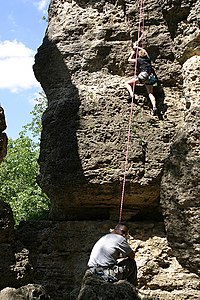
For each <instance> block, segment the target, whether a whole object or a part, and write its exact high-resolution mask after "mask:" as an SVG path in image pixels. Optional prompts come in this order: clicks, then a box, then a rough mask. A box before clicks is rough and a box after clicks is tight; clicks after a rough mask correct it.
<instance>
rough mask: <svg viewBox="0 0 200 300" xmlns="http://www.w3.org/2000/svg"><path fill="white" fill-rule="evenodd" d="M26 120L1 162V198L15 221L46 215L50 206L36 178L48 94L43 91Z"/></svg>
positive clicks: (10, 141) (9, 143)
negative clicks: (43, 114) (42, 117)
mask: <svg viewBox="0 0 200 300" xmlns="http://www.w3.org/2000/svg"><path fill="white" fill-rule="evenodd" d="M40 96H41V97H40V98H38V99H36V104H35V106H34V109H33V111H32V112H31V114H32V115H33V118H32V122H31V123H29V124H26V125H25V126H24V128H23V131H21V132H20V133H19V137H18V138H17V139H16V140H12V139H9V142H8V153H7V156H6V158H5V160H4V162H3V163H2V165H1V166H0V168H1V172H0V182H1V186H0V199H1V200H2V201H5V202H7V203H9V204H10V205H11V208H12V211H13V214H14V218H15V221H16V224H18V223H19V222H20V221H21V220H28V219H36V218H37V219H38V218H40V217H44V214H45V213H47V211H48V207H49V199H48V197H47V196H46V195H45V194H44V193H43V192H42V191H41V188H40V187H39V186H38V184H37V182H36V178H37V175H38V173H39V166H38V163H37V159H38V155H39V136H40V132H41V121H40V120H41V116H42V113H43V111H44V109H45V107H46V98H45V96H44V94H42V93H41V94H40Z"/></svg>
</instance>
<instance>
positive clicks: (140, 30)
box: [119, 0, 144, 223]
mask: <svg viewBox="0 0 200 300" xmlns="http://www.w3.org/2000/svg"><path fill="white" fill-rule="evenodd" d="M140 33H141V34H142V48H143V47H144V0H140V15H139V23H138V41H139V38H140ZM138 52H139V51H138V48H136V56H135V58H136V63H135V68H134V77H136V72H137V58H138ZM134 94H135V82H134V83H133V97H132V101H131V108H130V117H129V127H128V135H127V147H126V154H125V167H124V177H123V184H122V193H121V201H120V212H119V223H120V222H122V213H123V205H124V195H125V186H126V175H127V168H128V154H129V145H130V140H131V125H132V120H133V100H134Z"/></svg>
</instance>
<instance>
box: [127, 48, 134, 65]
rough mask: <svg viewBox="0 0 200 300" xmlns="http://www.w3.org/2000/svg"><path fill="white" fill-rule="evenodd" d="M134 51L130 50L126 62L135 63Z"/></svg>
mask: <svg viewBox="0 0 200 300" xmlns="http://www.w3.org/2000/svg"><path fill="white" fill-rule="evenodd" d="M134 56H135V51H132V52H131V54H130V56H129V58H128V62H129V63H132V64H134V63H135V58H134Z"/></svg>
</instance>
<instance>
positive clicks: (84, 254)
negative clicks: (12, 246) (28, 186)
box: [19, 0, 200, 300]
mask: <svg viewBox="0 0 200 300" xmlns="http://www.w3.org/2000/svg"><path fill="white" fill-rule="evenodd" d="M199 7H200V6H199V0H185V1H167V0H162V1H160V0H157V1H152V0H147V1H145V48H146V49H147V50H148V52H149V54H150V56H151V58H152V61H153V66H154V69H155V71H156V73H157V75H158V78H159V84H158V86H157V87H154V94H155V96H156V101H157V107H158V115H157V116H156V117H153V116H151V104H150V101H149V99H148V96H147V94H146V91H145V89H144V87H143V86H138V87H137V88H136V90H135V93H136V98H135V102H136V103H132V104H130V103H128V102H127V99H128V93H127V91H126V89H125V88H124V83H125V81H126V80H127V79H128V78H130V77H132V76H133V73H134V71H133V70H134V68H133V67H132V66H130V65H128V63H127V60H128V56H129V53H130V51H131V39H132V40H134V41H135V40H136V39H137V31H138V20H139V6H138V2H134V1H129V0H124V1H113V0H108V1H93V0H72V1H71V0H70V1H67V0H62V1H60V0H52V1H51V3H50V7H49V20H48V28H47V31H46V34H45V37H44V40H43V43H42V45H41V46H40V48H39V49H38V53H37V55H36V57H35V65H34V72H35V76H36V78H37V79H38V81H39V82H40V83H41V86H42V88H43V89H44V91H45V93H46V95H47V98H48V108H47V110H46V111H45V113H44V115H43V119H42V125H43V130H42V138H41V151H40V157H39V163H40V176H39V178H38V181H39V184H40V186H41V187H42V189H43V190H44V191H45V192H46V193H47V194H48V195H49V197H50V199H51V201H52V207H51V213H50V217H51V219H52V223H51V222H50V223H46V225H44V228H43V229H42V228H41V229H40V228H39V227H38V226H39V223H38V224H37V225H34V230H33V228H31V226H30V228H29V225H28V223H27V224H24V228H22V230H21V231H19V234H20V235H21V240H22V242H23V244H24V245H25V246H26V247H28V245H29V243H30V245H31V246H30V245H29V246H30V247H29V248H30V251H31V257H32V260H33V261H34V263H35V269H36V270H37V271H36V275H35V278H36V281H37V282H38V283H42V284H43V283H44V284H45V287H46V286H47V288H48V291H50V292H51V293H52V294H54V293H55V290H56V289H57V290H58V287H59V288H60V290H62V291H63V290H65V288H66V293H65V295H67V296H66V297H69V299H70V300H71V299H73V297H74V299H76V297H75V296H73V295H75V294H76V293H75V292H74V287H77V288H78V286H80V282H81V276H82V275H83V274H84V266H86V264H87V258H88V255H89V252H90V251H89V250H91V249H89V245H90V246H92V243H91V242H92V241H93V242H94V241H95V240H96V239H97V238H98V236H97V235H95V236H94V235H93V236H92V237H93V239H91V231H92V230H94V231H95V230H96V233H95V234H97V233H99V234H100V232H101V233H102V228H98V226H97V225H98V222H97V220H100V219H107V220H108V219H110V220H112V221H113V220H118V215H119V203H120V199H121V192H122V183H123V180H124V174H126V185H125V202H124V206H123V218H124V219H127V220H130V221H138V220H140V221H144V220H145V221H146V222H147V221H149V220H150V221H151V222H153V223H154V222H155V221H162V220H163V218H164V224H165V227H166V228H165V229H166V232H167V236H166V235H165V234H164V232H165V229H164V228H163V229H162V230H161V232H162V233H161V232H159V233H157V232H156V231H155V230H153V229H152V232H151V234H150V235H149V236H148V237H146V236H145V237H144V236H143V235H145V234H144V233H145V230H147V229H146V227H145V229H143V230H141V229H140V230H139V229H138V232H139V233H140V238H139V239H140V247H139V248H138V251H137V257H136V260H137V262H138V268H139V288H141V289H143V290H149V289H150V290H151V292H152V294H153V295H154V296H155V297H157V296H158V297H159V299H163V300H164V299H165V300H166V299H169V300H172V299H174V300H176V299H198V298H200V295H199V277H198V275H197V274H198V272H199V271H198V270H199V250H198V249H199V232H198V228H199V222H200V221H199V220H200V218H199V203H198V199H199V184H198V182H199V175H198V171H197V170H198V169H199V106H200V105H199V97H200V89H199V78H200V77H199V57H200V43H199V41H200V34H199V32H200V31H199V20H200V16H199ZM131 114H132V118H130V115H131ZM129 128H130V129H131V130H130V131H131V138H130V141H129V147H128V148H127V141H128V130H129ZM127 149H128V156H127V163H126V159H125V157H126V153H127V152H126V151H127ZM125 170H126V172H125ZM163 174H164V175H163ZM160 198H161V205H160ZM66 220H70V221H71V222H70V221H69V222H67V221H66ZM73 220H75V221H73ZM78 220H79V221H78ZM82 220H84V221H82ZM85 220H90V221H89V224H88V222H86V221H85ZM91 220H95V223H94V224H93V225H91V224H92V223H91ZM58 221H62V222H58ZM72 221H73V222H72ZM29 224H31V223H29ZM66 224H67V225H66ZM81 224H82V225H81ZM70 226H71V227H73V226H75V229H74V228H72V230H71V229H70ZM81 226H83V227H81ZM103 226H104V225H103ZM87 228H88V229H87ZM103 228H104V227H103ZM76 229H77V230H79V231H80V232H79V231H78V233H76V234H74V232H75V231H74V230H76ZM24 230H25V231H27V232H29V231H30V235H27V234H25V233H24ZM65 230H67V231H65ZM70 230H71V231H70ZM87 230H88V231H87ZM99 230H100V231H99ZM41 231H42V232H41ZM31 233H32V234H31ZM34 234H35V236H36V239H35V240H36V241H37V242H35V241H33V240H32V241H30V236H31V237H32V236H34ZM43 234H44V236H43ZM92 234H93V233H92ZM42 236H43V238H42ZM88 236H89V237H88ZM39 237H41V239H40V238H39ZM51 237H52V238H51ZM84 237H85V239H83V238H84ZM159 238H161V240H160V239H159ZM167 239H169V241H170V244H169V245H168V242H167ZM52 240H53V241H54V242H53V245H52V244H51V243H52ZM63 240H64V242H63ZM60 242H61V246H58V245H60ZM62 243H63V244H62ZM79 243H80V247H81V249H80V252H79V250H77V244H79ZM87 243H88V244H87ZM63 245H65V247H63ZM133 246H135V247H136V245H134V242H133ZM136 248H137V247H136ZM36 249H37V251H38V252H37V251H36V252H35V253H34V251H35V250H36ZM65 249H67V250H65ZM149 249H151V251H150V250H149ZM173 251H174V252H173ZM71 253H73V254H74V255H73V256H71ZM174 253H175V255H176V257H175V256H174ZM44 254H46V256H45V259H44ZM58 257H59V259H60V257H61V259H60V260H59V261H61V262H62V264H61V265H62V266H64V267H63V268H62V270H61V269H60V267H58V266H57V265H56V262H57V260H58ZM76 260H77V261H78V263H77V262H76ZM80 261H81V266H80ZM65 262H66V265H65ZM45 263H46V264H45ZM49 265H51V266H52V267H51V268H50V269H48V268H49ZM184 267H185V268H186V269H184ZM47 269H48V272H46V270H47ZM71 269H73V271H71ZM69 270H70V271H69ZM55 274H56V275H55ZM72 274H73V275H72ZM169 274H170V276H169ZM53 278H54V279H53ZM60 278H61V279H60ZM72 278H73V279H72ZM54 280H55V284H53V285H51V282H54ZM66 282H68V283H67V284H66ZM52 294H51V295H52ZM56 296H57V299H63V298H62V297H63V293H60V294H59V293H56ZM76 296H77V294H76ZM66 299H68V298H66Z"/></svg>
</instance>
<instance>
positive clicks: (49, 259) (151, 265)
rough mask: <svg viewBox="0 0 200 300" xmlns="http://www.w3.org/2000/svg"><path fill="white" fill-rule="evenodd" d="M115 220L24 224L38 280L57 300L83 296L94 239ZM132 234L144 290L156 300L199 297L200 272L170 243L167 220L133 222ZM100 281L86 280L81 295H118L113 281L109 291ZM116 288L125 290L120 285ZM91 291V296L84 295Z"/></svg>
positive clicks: (22, 237)
mask: <svg viewBox="0 0 200 300" xmlns="http://www.w3.org/2000/svg"><path fill="white" fill-rule="evenodd" d="M114 225H115V223H113V222H110V221H60V222H57V221H40V222H38V221H32V222H25V223H22V224H21V226H20V227H19V229H18V234H17V236H18V238H19V239H20V240H21V242H22V243H23V244H24V246H25V247H27V248H28V249H29V253H30V254H29V255H30V261H31V262H32V266H33V269H34V270H35V272H34V283H37V284H41V285H42V286H44V287H45V289H46V291H47V293H48V294H49V295H50V296H51V297H52V299H55V300H61V299H64V300H68V299H69V300H75V299H78V294H79V290H80V286H81V281H82V278H83V276H84V273H85V271H86V266H87V261H88V259H89V255H90V251H91V249H92V247H93V244H94V243H95V241H96V240H97V239H99V238H100V237H101V236H102V235H103V234H104V233H107V232H109V229H111V228H113V226H114ZM130 234H131V236H130V240H129V242H130V245H131V246H132V247H133V249H135V250H136V262H137V267H138V289H139V291H140V293H141V292H143V293H144V294H147V295H150V296H152V297H153V299H154V300H155V299H162V300H168V299H169V300H177V299H180V300H183V299H192V300H193V299H194V300H197V299H199V297H200V281H199V277H198V275H196V274H194V273H190V272H188V270H187V269H184V268H183V267H182V266H181V265H180V264H179V262H178V261H177V259H176V257H175V256H174V254H173V251H172V248H171V247H170V246H169V244H168V242H167V238H166V235H165V234H164V227H163V223H150V222H143V223H140V222H138V223H137V222H134V223H130ZM99 284H100V282H98V286H96V283H95V282H93V281H91V280H89V282H88V280H86V281H85V280H84V281H83V284H82V291H81V293H80V295H79V297H81V298H80V299H95V298H92V297H94V295H96V294H97V293H98V291H99V293H100V294H101V295H102V297H103V295H104V298H102V299H106V298H105V296H106V295H107V296H108V295H109V294H110V292H111V291H112V292H113V293H114V295H116V294H115V293H116V290H115V288H114V287H113V286H110V285H109V286H106V290H107V293H106V290H105V286H104V284H102V286H99ZM95 286H96V287H95ZM123 289H125V291H126V293H127V294H126V295H129V296H130V286H129V285H128V286H127V288H126V284H125V285H123ZM117 290H118V292H119V291H120V290H121V289H120V286H118V288H117ZM104 292H105V293H104ZM132 293H133V294H134V291H133V290H132ZM86 296H87V297H88V298H84V297H86ZM90 297H91V298H90ZM96 299H98V298H96ZM99 299H100V298H99ZM107 299H108V300H110V299H113V298H109V297H107ZM116 299H117V298H116ZM121 299H125V300H128V299H130V298H129V297H128V298H126V297H125V298H121Z"/></svg>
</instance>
